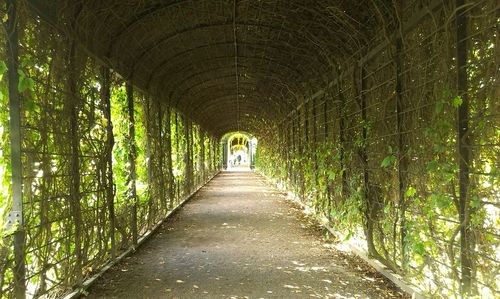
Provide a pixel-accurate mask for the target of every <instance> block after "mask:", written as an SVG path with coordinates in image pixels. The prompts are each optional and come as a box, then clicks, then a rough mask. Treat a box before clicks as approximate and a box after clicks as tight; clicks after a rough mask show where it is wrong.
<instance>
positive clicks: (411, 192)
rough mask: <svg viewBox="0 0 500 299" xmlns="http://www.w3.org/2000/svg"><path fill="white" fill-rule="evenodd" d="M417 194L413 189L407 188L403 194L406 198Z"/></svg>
mask: <svg viewBox="0 0 500 299" xmlns="http://www.w3.org/2000/svg"><path fill="white" fill-rule="evenodd" d="M416 193H417V190H416V189H415V188H413V187H410V188H408V190H406V192H405V196H406V197H413V196H414V195H415V194H416Z"/></svg>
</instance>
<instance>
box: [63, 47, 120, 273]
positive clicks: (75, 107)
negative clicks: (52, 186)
mask: <svg viewBox="0 0 500 299" xmlns="http://www.w3.org/2000/svg"><path fill="white" fill-rule="evenodd" d="M68 46H69V53H68V61H67V65H68V68H67V72H68V80H67V83H66V89H67V90H66V96H67V98H66V103H65V105H67V106H68V111H69V112H70V128H69V135H70V136H71V137H70V138H71V143H70V149H71V150H70V151H71V162H70V167H71V185H70V197H69V204H70V210H71V215H72V217H73V224H74V226H75V231H74V238H75V246H74V247H75V249H74V250H75V251H74V255H75V259H76V262H75V264H74V269H75V276H74V277H68V279H69V281H70V282H80V280H81V279H82V276H83V273H82V265H83V256H82V211H81V198H82V195H81V192H80V185H81V177H80V129H79V122H78V113H79V104H80V103H79V102H80V99H79V98H78V97H79V96H78V91H77V81H76V72H77V70H76V65H75V64H76V63H75V60H76V45H75V41H74V40H71V41H69V43H68ZM110 217H111V218H113V217H114V215H110Z"/></svg>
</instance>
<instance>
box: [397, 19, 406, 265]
mask: <svg viewBox="0 0 500 299" xmlns="http://www.w3.org/2000/svg"><path fill="white" fill-rule="evenodd" d="M400 26H402V24H400ZM400 32H403V30H402V29H400ZM402 46H403V45H402V37H397V38H396V55H395V57H394V62H395V66H396V74H395V77H396V78H395V79H396V86H395V92H396V130H397V136H398V154H397V156H398V202H399V214H400V215H399V226H400V237H401V238H400V246H401V265H402V266H403V269H405V268H406V264H407V257H406V198H405V193H406V188H407V187H406V176H407V171H408V169H407V165H408V161H407V159H406V148H405V142H404V136H403V109H404V107H403V87H402V79H401V76H402V75H401V74H402V62H401V55H402V54H401V52H402Z"/></svg>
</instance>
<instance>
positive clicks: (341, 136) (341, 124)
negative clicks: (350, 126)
mask: <svg viewBox="0 0 500 299" xmlns="http://www.w3.org/2000/svg"><path fill="white" fill-rule="evenodd" d="M337 86H338V96H339V101H340V103H339V109H338V112H339V143H340V151H339V155H340V169H341V171H342V186H341V192H342V197H344V198H346V197H348V194H347V190H349V189H348V188H347V169H346V168H347V166H346V158H345V110H346V107H345V98H344V92H343V91H342V86H341V85H340V82H339V83H338V84H337Z"/></svg>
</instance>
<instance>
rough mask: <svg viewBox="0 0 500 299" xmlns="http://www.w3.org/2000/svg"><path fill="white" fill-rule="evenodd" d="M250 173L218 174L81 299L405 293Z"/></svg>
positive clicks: (392, 295) (396, 295)
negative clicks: (330, 241) (339, 248)
mask: <svg viewBox="0 0 500 299" xmlns="http://www.w3.org/2000/svg"><path fill="white" fill-rule="evenodd" d="M322 236H324V233H323V232H322V231H321V230H320V229H319V228H318V227H317V226H316V225H314V224H312V223H311V222H310V221H308V220H307V219H305V218H304V216H303V213H301V211H300V210H299V209H298V208H297V207H295V206H294V205H293V203H291V202H289V201H288V200H286V199H285V197H284V196H283V195H282V194H281V193H280V192H278V191H276V190H275V189H273V188H271V187H269V186H268V185H266V184H265V182H264V180H263V179H262V178H261V177H260V176H258V175H257V174H254V173H252V172H222V173H221V174H219V175H218V176H217V177H216V178H214V179H213V180H212V181H211V182H210V183H209V184H208V185H207V186H205V187H204V188H202V189H201V190H200V192H198V193H197V194H196V195H195V196H194V198H193V199H192V200H191V201H190V202H189V203H187V204H186V205H185V206H184V207H183V208H182V209H181V210H180V211H179V212H178V213H177V214H176V215H175V216H174V217H172V218H171V219H169V220H168V221H166V222H165V223H164V224H163V226H162V227H161V228H160V229H159V231H158V232H157V233H156V234H155V236H153V237H152V238H151V239H150V240H149V241H148V242H146V243H145V244H144V245H143V246H142V247H141V248H140V249H139V250H138V251H137V252H136V253H135V254H134V255H133V256H131V257H129V258H126V259H125V260H124V261H122V262H121V263H119V264H118V265H116V266H114V267H113V268H112V269H111V270H110V271H108V272H107V273H106V274H105V275H104V276H103V277H101V278H100V279H99V280H98V281H97V283H96V284H95V285H94V286H93V287H92V288H91V289H90V290H89V292H90V294H89V295H88V298H406V297H405V296H404V295H402V294H401V293H400V292H399V291H398V290H397V289H396V288H395V287H394V286H393V285H392V284H391V283H389V282H388V281H386V280H385V279H383V278H382V277H381V276H380V275H379V274H378V273H376V272H375V271H374V270H372V269H371V268H370V267H369V266H367V265H365V264H364V263H363V262H362V261H360V260H358V259H357V258H355V257H353V256H348V255H345V254H344V253H341V252H338V251H336V250H334V249H331V246H329V244H327V243H326V242H325V241H323V239H322Z"/></svg>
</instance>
